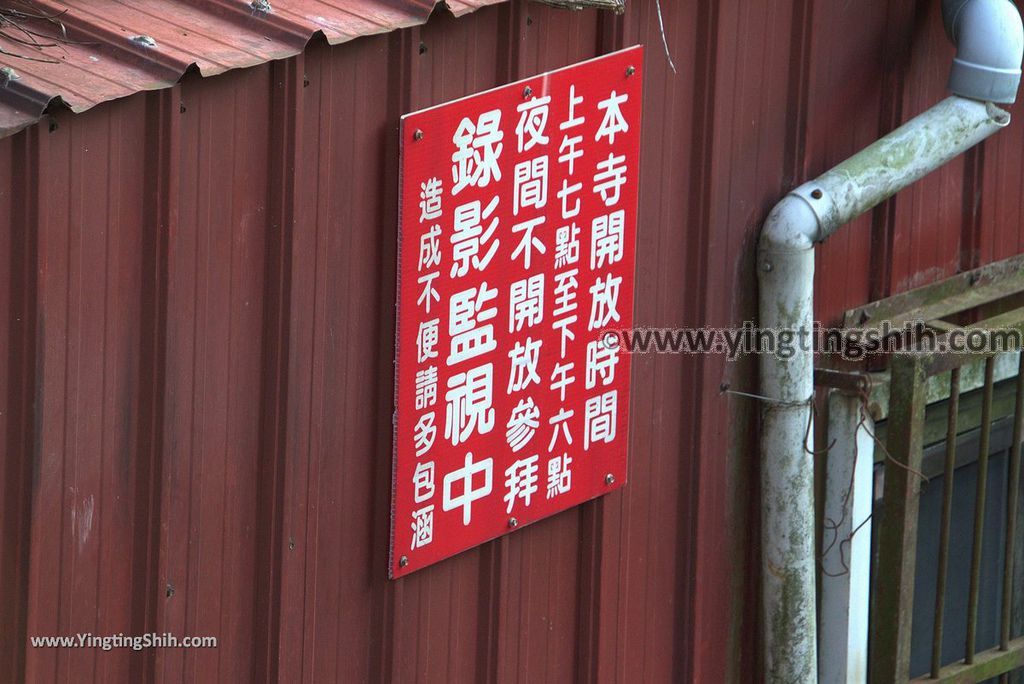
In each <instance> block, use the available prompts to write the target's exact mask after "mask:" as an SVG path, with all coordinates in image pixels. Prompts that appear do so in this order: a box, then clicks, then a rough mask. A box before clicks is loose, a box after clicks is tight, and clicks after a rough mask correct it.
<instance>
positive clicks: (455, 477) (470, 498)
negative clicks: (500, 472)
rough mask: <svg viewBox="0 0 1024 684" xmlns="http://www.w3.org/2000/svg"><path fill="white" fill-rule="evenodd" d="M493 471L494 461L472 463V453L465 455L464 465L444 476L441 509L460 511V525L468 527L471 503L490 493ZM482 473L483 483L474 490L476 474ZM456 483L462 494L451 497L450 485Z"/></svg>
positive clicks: (471, 508)
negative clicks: (459, 485) (460, 486)
mask: <svg viewBox="0 0 1024 684" xmlns="http://www.w3.org/2000/svg"><path fill="white" fill-rule="evenodd" d="M493 471H494V459H491V458H485V459H484V460H482V461H477V462H475V463H474V462H473V453H472V452H468V453H467V454H466V465H465V466H464V467H462V468H458V469H456V470H453V471H452V472H450V473H448V474H447V475H445V476H444V487H443V490H444V493H443V499H442V502H441V508H442V509H444V510H445V511H451V510H454V509H456V508H461V509H462V524H463V525H468V524H469V522H470V520H472V519H473V502H474V501H479V500H480V499H482V498H484V497H485V496H487V495H488V494H490V493H491V485H492V479H493ZM479 473H483V475H484V482H483V485H481V486H480V487H476V488H474V484H473V483H474V482H475V481H476V480H479V479H480V478H478V477H476V475H477V474H479ZM456 481H458V482H459V483H461V485H462V493H461V494H459V495H458V496H453V495H452V485H454V484H455V483H456Z"/></svg>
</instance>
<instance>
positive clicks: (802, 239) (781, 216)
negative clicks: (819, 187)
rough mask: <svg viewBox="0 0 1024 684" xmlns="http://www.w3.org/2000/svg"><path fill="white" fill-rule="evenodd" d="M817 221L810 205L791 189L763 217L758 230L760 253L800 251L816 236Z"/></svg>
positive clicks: (818, 230)
mask: <svg viewBox="0 0 1024 684" xmlns="http://www.w3.org/2000/svg"><path fill="white" fill-rule="evenodd" d="M820 232H821V231H820V222H819V219H818V215H817V214H816V213H815V211H814V209H813V208H812V207H811V205H810V204H809V203H808V202H807V200H806V199H804V198H803V197H802V196H801V195H800V194H797V193H796V192H792V193H790V194H788V195H786V196H785V197H783V198H782V201H780V202H779V203H778V204H776V205H775V208H774V209H772V210H771V213H769V214H768V218H767V219H765V222H764V227H763V229H762V230H761V237H760V249H761V251H762V252H778V251H783V252H803V251H806V250H809V249H813V248H814V243H816V242H818V240H819V239H820V237H821V236H820Z"/></svg>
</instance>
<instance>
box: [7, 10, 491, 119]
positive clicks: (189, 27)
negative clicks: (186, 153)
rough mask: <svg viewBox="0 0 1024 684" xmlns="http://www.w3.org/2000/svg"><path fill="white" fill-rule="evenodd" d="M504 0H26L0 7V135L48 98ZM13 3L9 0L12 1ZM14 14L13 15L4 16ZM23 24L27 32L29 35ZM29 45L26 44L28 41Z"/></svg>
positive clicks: (168, 79) (174, 78) (159, 80)
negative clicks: (439, 8)
mask: <svg viewBox="0 0 1024 684" xmlns="http://www.w3.org/2000/svg"><path fill="white" fill-rule="evenodd" d="M506 1H507V0H349V1H347V2H346V3H345V7H340V6H338V5H337V4H332V3H331V2H330V1H329V0H271V1H270V2H268V1H267V0H137V1H135V2H129V1H128V0H29V1H28V2H17V3H10V2H8V3H4V5H6V7H4V6H0V26H3V25H4V23H5V22H6V26H7V28H9V29H13V28H15V24H14V23H12V21H17V28H16V29H15V30H14V31H11V30H8V31H4V32H0V137H7V136H10V135H13V134H14V133H17V132H18V131H20V130H22V129H24V128H26V127H27V126H30V125H32V124H34V123H36V122H38V121H39V120H40V119H41V118H42V117H43V116H44V115H45V113H46V112H47V111H48V110H49V109H50V108H51V107H53V106H54V105H55V104H56V103H59V104H61V105H64V106H66V107H67V108H68V109H70V110H71V111H72V112H75V113H80V112H84V111H86V110H89V109H91V108H92V107H95V106H96V105H98V104H100V103H102V102H108V101H110V100H116V99H119V98H122V97H127V96H129V95H133V94H135V93H138V92H143V91H147V90H158V89H162V88H168V87H170V86H173V85H174V84H175V83H178V82H179V81H180V80H181V78H182V77H183V76H184V75H185V74H186V73H188V72H189V71H191V70H196V71H198V72H199V73H200V74H201V75H202V76H204V77H206V76H214V75H216V74H220V73H224V72H225V71H229V70H231V69H240V68H247V67H252V66H257V65H259V64H264V63H267V62H270V61H273V60H278V59H286V58H289V57H294V56H295V55H298V54H300V53H302V52H303V51H304V50H305V49H306V47H307V46H308V45H309V43H310V41H312V40H313V39H314V38H315V37H316V36H317V35H318V34H319V35H322V36H323V37H324V39H325V40H326V41H327V43H328V44H330V45H338V44H340V43H344V42H347V41H350V40H354V39H356V38H360V37H363V36H369V35H377V34H381V33H388V32H390V31H394V30H397V29H403V28H409V27H412V26H419V25H422V24H425V23H426V22H427V20H428V19H429V17H430V15H431V14H432V13H433V12H434V10H435V9H436V7H437V6H438V5H441V6H442V7H444V8H445V9H447V10H448V11H449V12H451V13H452V14H453V15H454V16H456V17H461V16H464V15H466V14H469V13H470V12H473V11H475V10H477V9H480V8H481V7H485V6H488V5H494V4H498V3H501V2H506ZM12 5H13V7H12ZM14 13H19V14H14ZM29 32H31V34H30V33H29ZM33 43H34V44H33Z"/></svg>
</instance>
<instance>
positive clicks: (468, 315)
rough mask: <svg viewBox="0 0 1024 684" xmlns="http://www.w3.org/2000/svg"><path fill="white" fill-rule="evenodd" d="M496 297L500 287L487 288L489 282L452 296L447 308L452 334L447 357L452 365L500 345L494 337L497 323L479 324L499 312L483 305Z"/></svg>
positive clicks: (450, 333) (494, 308)
mask: <svg viewBox="0 0 1024 684" xmlns="http://www.w3.org/2000/svg"><path fill="white" fill-rule="evenodd" d="M497 296H498V289H497V288H491V289H490V290H488V289H487V283H486V282H484V283H481V284H480V287H479V289H478V288H475V287H471V288H469V289H468V290H463V291H462V292H456V293H455V294H453V295H452V298H451V302H450V303H449V309H448V334H449V335H451V337H452V344H451V353H449V354H448V360H447V364H448V365H449V366H454V365H455V364H457V363H461V362H463V361H466V360H467V359H472V358H474V357H476V356H479V355H481V354H486V353H487V352H490V351H494V349H495V348H496V347H497V346H498V343H497V342H495V340H494V326H493V325H492V324H490V323H487V324H486V325H480V324H481V323H483V322H485V321H489V320H491V319H492V318H494V317H495V316H497V315H498V308H497V307H495V306H492V307H490V308H486V309H485V308H484V306H485V305H486V304H487V303H488V302H490V301H491V300H493V299H495V298H497Z"/></svg>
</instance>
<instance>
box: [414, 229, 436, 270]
mask: <svg viewBox="0 0 1024 684" xmlns="http://www.w3.org/2000/svg"><path fill="white" fill-rule="evenodd" d="M440 234H441V226H439V225H437V224H436V223H435V224H434V225H432V226H430V229H429V230H427V232H426V233H423V234H422V235H420V261H419V265H418V266H417V267H416V270H417V271H422V270H423V269H425V268H433V267H435V266H440V265H441V244H440V241H439V240H438V239H437V238H438V236H439V235H440Z"/></svg>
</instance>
